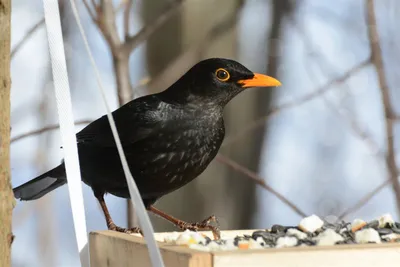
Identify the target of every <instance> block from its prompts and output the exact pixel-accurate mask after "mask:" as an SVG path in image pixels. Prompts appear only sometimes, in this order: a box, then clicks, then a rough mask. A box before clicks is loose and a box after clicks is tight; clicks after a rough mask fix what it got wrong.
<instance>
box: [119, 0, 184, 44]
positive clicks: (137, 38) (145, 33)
mask: <svg viewBox="0 0 400 267" xmlns="http://www.w3.org/2000/svg"><path fill="white" fill-rule="evenodd" d="M183 3H184V1H183V0H175V1H172V3H171V5H170V6H169V7H168V8H167V9H166V10H165V11H164V12H163V13H162V14H161V15H160V16H159V17H158V18H156V19H155V20H154V21H153V22H152V23H151V24H149V25H146V26H145V27H144V28H143V29H141V30H140V31H139V32H138V33H137V34H136V35H134V36H129V37H128V38H126V42H125V44H124V50H126V51H129V52H131V51H132V50H133V49H135V48H136V47H137V46H138V45H139V44H140V43H141V42H143V41H144V40H146V39H147V38H148V37H149V36H150V35H151V34H153V33H154V32H155V31H156V30H157V29H158V28H159V27H160V26H161V25H163V24H164V23H165V22H166V21H167V20H168V19H169V18H170V17H171V16H172V15H173V14H175V12H177V11H178V10H179V8H180V7H181V6H182V4H183Z"/></svg>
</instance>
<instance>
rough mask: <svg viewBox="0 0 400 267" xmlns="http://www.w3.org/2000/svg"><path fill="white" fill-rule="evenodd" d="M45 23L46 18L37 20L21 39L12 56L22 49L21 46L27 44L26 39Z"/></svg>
mask: <svg viewBox="0 0 400 267" xmlns="http://www.w3.org/2000/svg"><path fill="white" fill-rule="evenodd" d="M42 25H44V18H42V19H41V20H39V21H38V22H36V24H35V25H33V26H32V27H31V28H30V29H29V30H28V31H27V33H26V34H25V36H24V37H23V38H22V39H21V41H19V42H18V43H17V44H16V45H15V46H14V48H13V49H12V51H11V58H13V57H14V55H15V54H16V53H17V52H18V51H19V50H20V49H21V47H22V46H23V45H24V44H25V42H26V41H28V39H29V38H30V37H32V35H33V34H34V33H35V32H36V31H37V30H38V29H39V28H40V27H41V26H42Z"/></svg>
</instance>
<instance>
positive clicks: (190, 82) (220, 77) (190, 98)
mask: <svg viewBox="0 0 400 267" xmlns="http://www.w3.org/2000/svg"><path fill="white" fill-rule="evenodd" d="M280 85H281V83H280V82H279V81H278V80H277V79H275V78H272V77H269V76H267V75H263V74H259V73H253V72H252V71H250V70H249V69H247V68H246V67H245V66H243V65H242V64H240V63H238V62H236V61H234V60H230V59H223V58H210V59H206V60H203V61H200V62H199V63H197V64H196V65H194V66H193V67H192V68H191V69H190V70H188V71H187V72H186V74H185V75H183V76H182V77H181V78H180V79H179V80H178V81H176V82H175V83H174V84H173V85H172V86H171V87H170V88H168V89H167V90H166V91H164V92H165V94H167V95H169V96H170V97H171V98H174V99H176V100H178V99H179V100H181V101H180V102H182V101H183V102H186V103H190V104H199V105H201V104H203V103H206V104H215V105H220V106H225V105H226V104H227V103H228V102H229V101H230V100H231V99H232V98H233V97H235V96H236V95H237V94H239V93H240V92H242V91H244V90H245V89H247V88H252V87H272V86H280Z"/></svg>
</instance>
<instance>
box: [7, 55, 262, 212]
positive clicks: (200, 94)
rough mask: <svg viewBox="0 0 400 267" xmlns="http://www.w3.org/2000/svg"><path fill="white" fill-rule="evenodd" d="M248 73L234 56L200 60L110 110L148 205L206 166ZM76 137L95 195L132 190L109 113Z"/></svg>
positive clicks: (50, 178) (34, 186)
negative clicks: (222, 74) (168, 82)
mask: <svg viewBox="0 0 400 267" xmlns="http://www.w3.org/2000/svg"><path fill="white" fill-rule="evenodd" d="M218 68H223V69H224V70H226V71H227V72H228V73H229V79H228V80H227V81H221V79H219V77H217V76H216V70H217V69H218ZM253 76H254V74H253V73H252V72H251V71H250V70H248V69H247V68H245V67H244V66H242V65H241V64H239V63H237V62H235V61H232V60H227V59H208V60H204V61H202V62H200V63H198V64H196V65H195V66H194V67H192V68H191V69H190V70H189V71H188V72H187V73H186V74H185V75H184V76H183V77H181V78H180V79H179V80H178V81H176V82H175V83H174V84H173V85H172V86H171V87H169V88H168V89H167V90H165V91H163V92H161V93H158V94H153V95H148V96H144V97H141V98H138V99H135V100H133V101H131V102H129V103H127V104H125V105H124V106H122V107H120V108H119V109H117V110H115V111H114V112H113V113H112V115H113V117H114V120H115V122H116V126H117V130H118V133H119V137H120V139H121V142H122V145H123V148H124V151H125V154H126V158H127V161H128V164H129V167H130V170H131V172H132V174H133V177H134V179H135V181H136V183H137V185H138V188H139V191H140V193H141V195H142V199H143V200H144V202H145V204H146V205H151V204H153V202H154V201H156V200H157V199H158V198H160V197H161V196H163V195H165V194H167V193H169V192H172V191H174V190H176V189H178V188H180V187H182V186H183V185H185V184H187V183H188V182H190V181H192V180H193V179H194V178H196V177H197V176H198V175H200V174H201V173H202V172H203V171H204V170H205V168H206V167H207V166H208V164H209V163H210V162H211V161H212V160H213V158H214V157H215V156H216V154H217V152H218V150H219V148H220V146H221V144H222V141H223V138H224V135H225V129H224V122H223V117H222V114H223V108H224V106H225V105H226V104H227V103H228V102H229V101H230V100H231V99H232V98H233V97H234V96H236V95H237V94H238V93H239V92H241V91H242V90H243V88H242V87H241V86H240V85H239V84H238V81H239V80H241V79H249V78H251V77H253ZM77 142H78V152H79V161H80V167H81V175H82V180H83V182H85V183H86V184H87V185H89V186H90V187H91V188H92V189H93V191H94V192H95V194H96V195H101V194H104V193H107V192H108V193H111V194H114V195H116V196H119V197H124V198H129V191H128V187H127V184H126V180H125V176H124V173H123V170H122V165H121V162H120V158H119V155H118V152H117V149H116V145H115V141H114V138H113V135H112V132H111V129H110V125H109V122H108V119H107V117H106V116H103V117H101V118H99V119H97V120H96V121H94V122H92V123H91V124H89V125H88V126H86V127H85V128H84V129H83V130H81V131H80V132H79V133H77ZM60 166H61V167H60ZM60 166H59V167H57V168H56V169H55V170H56V171H54V170H52V171H49V172H48V173H46V174H43V175H41V176H39V177H37V178H35V179H33V180H31V181H29V182H27V183H26V184H24V185H22V186H19V187H17V188H15V189H14V194H15V197H16V198H21V199H24V200H31V199H36V198H38V197H41V196H42V195H44V194H46V193H48V192H50V191H51V190H53V189H55V188H57V187H58V186H60V185H62V184H64V183H65V182H66V179H65V170H64V167H63V165H60Z"/></svg>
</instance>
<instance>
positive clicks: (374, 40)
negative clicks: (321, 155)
mask: <svg viewBox="0 0 400 267" xmlns="http://www.w3.org/2000/svg"><path fill="white" fill-rule="evenodd" d="M366 1H367V2H366V3H367V5H366V9H367V10H366V13H367V24H368V25H367V26H368V37H369V44H370V49H371V58H372V64H373V65H374V67H375V69H376V72H377V75H378V81H379V87H380V91H381V95H382V102H383V106H384V112H385V124H386V142H387V143H386V165H387V169H388V172H389V175H390V178H391V179H392V182H393V191H394V193H395V197H396V202H397V209H398V212H399V213H400V182H399V180H398V179H397V177H398V176H399V170H398V167H397V164H396V152H395V147H394V125H393V120H392V119H391V118H393V117H394V112H393V107H392V104H391V101H390V92H389V86H388V82H387V79H386V75H385V70H384V66H383V60H382V49H381V45H380V40H379V34H378V30H377V25H376V18H375V8H374V1H373V0H366Z"/></svg>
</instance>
